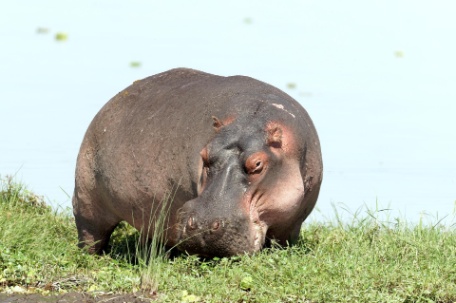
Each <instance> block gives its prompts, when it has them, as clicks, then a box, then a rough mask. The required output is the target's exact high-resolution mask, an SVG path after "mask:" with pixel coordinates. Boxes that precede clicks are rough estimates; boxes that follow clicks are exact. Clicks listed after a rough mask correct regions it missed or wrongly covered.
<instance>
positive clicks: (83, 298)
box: [0, 292, 153, 303]
mask: <svg viewBox="0 0 456 303" xmlns="http://www.w3.org/2000/svg"><path fill="white" fill-rule="evenodd" d="M151 301H153V299H151V298H147V297H143V296H141V295H133V294H102V295H93V294H86V293H77V292H72V293H66V294H60V295H48V296H43V295H40V294H5V293H0V303H95V302H100V303H101V302H103V303H146V302H147V303H149V302H151Z"/></svg>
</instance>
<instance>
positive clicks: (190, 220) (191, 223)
mask: <svg viewBox="0 0 456 303" xmlns="http://www.w3.org/2000/svg"><path fill="white" fill-rule="evenodd" d="M187 226H188V228H190V229H195V228H196V219H195V217H193V216H190V217H189V218H188V220H187Z"/></svg>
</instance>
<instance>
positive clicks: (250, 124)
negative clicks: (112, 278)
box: [73, 69, 322, 257]
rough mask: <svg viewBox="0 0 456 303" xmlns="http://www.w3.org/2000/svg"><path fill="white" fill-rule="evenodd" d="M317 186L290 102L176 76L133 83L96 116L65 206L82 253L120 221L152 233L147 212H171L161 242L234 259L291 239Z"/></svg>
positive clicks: (253, 86) (231, 82)
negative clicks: (72, 218) (68, 204)
mask: <svg viewBox="0 0 456 303" xmlns="http://www.w3.org/2000/svg"><path fill="white" fill-rule="evenodd" d="M321 181H322V160H321V152H320V143H319V140H318V136H317V133H316V131H315V128H314V126H313V123H312V121H311V119H310V118H309V116H308V114H307V112H306V111H305V110H304V109H303V108H302V107H301V106H300V105H299V104H298V103H297V102H296V101H295V100H293V99H292V98H291V97H290V96H288V95H287V94H285V93H284V92H282V91H280V90H278V89H276V88H274V87H272V86H270V85H268V84H265V83H263V82H260V81H257V80H255V79H252V78H249V77H244V76H233V77H220V76H216V75H211V74H207V73H203V72H200V71H196V70H191V69H174V70H170V71H167V72H164V73H161V74H157V75H154V76H151V77H148V78H146V79H143V80H140V81H136V82H135V83H134V84H132V85H131V86H129V87H128V88H126V89H125V90H123V91H121V92H120V93H118V94H117V95H116V96H115V97H114V98H112V99H111V100H110V101H109V102H108V103H107V104H106V105H105V106H104V107H103V108H102V109H101V110H100V112H99V113H98V114H97V115H96V116H95V118H94V119H93V121H92V123H91V124H90V126H89V128H88V130H87V132H86V134H85V137H84V140H83V142H82V146H81V149H80V152H79V156H78V160H77V167H76V180H75V190H74V196H73V210H74V216H75V219H76V225H77V229H78V235H79V241H80V246H81V247H84V246H87V245H88V246H89V251H90V252H97V253H99V252H101V251H102V250H103V249H105V248H106V246H107V244H108V242H109V238H110V235H111V233H112V231H113V229H114V228H115V227H116V226H117V224H118V223H119V222H120V221H123V220H125V221H127V222H128V223H129V224H131V225H133V226H134V227H135V228H137V229H138V230H141V231H142V234H143V236H144V239H146V238H150V237H152V236H153V229H154V226H155V225H154V223H155V222H156V220H157V216H156V215H155V214H158V213H160V212H162V213H163V212H164V209H165V208H169V210H168V211H167V212H165V213H166V214H167V217H166V220H167V221H166V222H167V224H166V226H165V240H164V241H165V243H164V244H165V245H166V246H167V247H174V246H177V247H178V248H179V249H180V250H182V251H187V252H188V253H190V254H198V255H201V256H209V257H212V256H232V255H238V254H242V253H253V252H256V251H258V250H260V249H261V248H262V247H263V246H264V245H265V243H267V242H268V241H269V240H270V239H275V240H276V241H278V242H279V243H280V244H283V245H286V244H288V243H293V242H295V241H296V240H297V239H298V236H299V231H300V228H301V224H302V222H303V221H304V219H305V218H306V217H307V216H308V215H309V213H310V212H311V210H312V209H313V207H314V205H315V202H316V200H317V197H318V193H319V190H320V184H321ZM169 197H171V198H172V199H169ZM166 201H172V202H170V203H168V204H167V203H166ZM166 206H169V207H166Z"/></svg>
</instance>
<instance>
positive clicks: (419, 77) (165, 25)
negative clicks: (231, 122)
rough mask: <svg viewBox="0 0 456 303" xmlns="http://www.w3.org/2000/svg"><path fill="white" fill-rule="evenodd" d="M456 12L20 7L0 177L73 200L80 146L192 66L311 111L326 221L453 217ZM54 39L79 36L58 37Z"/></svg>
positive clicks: (1, 104) (346, 6)
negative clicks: (249, 83)
mask: <svg viewBox="0 0 456 303" xmlns="http://www.w3.org/2000/svg"><path fill="white" fill-rule="evenodd" d="M455 8H456V4H453V2H452V1H435V2H433V3H432V5H431V4H429V5H426V4H420V3H415V2H412V1H401V2H400V3H397V1H392V0H388V1H382V2H381V3H380V2H379V3H371V2H369V3H367V2H365V1H360V0H359V1H356V0H350V1H344V2H343V3H342V2H340V1H339V2H338V1H335V0H334V1H329V0H323V1H318V2H315V1H289V2H286V3H283V4H282V3H281V4H277V3H275V2H272V1H249V3H245V2H244V1H240V0H238V1H231V2H229V4H228V3H227V4H221V2H216V1H209V0H200V1H192V2H182V1H167V2H163V3H160V4H159V3H151V2H150V1H145V0H144V1H135V3H134V5H133V4H131V3H128V2H124V1H107V0H101V1H97V2H94V1H89V0H84V1H78V2H77V3H73V2H71V1H56V0H55V1H54V0H53V1H51V0H48V1H36V2H32V3H29V4H28V5H27V6H26V7H25V6H24V5H22V4H20V3H15V2H11V1H10V2H8V3H5V4H3V5H2V9H1V10H0V37H2V42H1V43H2V47H1V48H0V58H1V68H0V83H1V84H0V89H1V97H0V113H1V117H2V118H1V120H0V128H1V132H2V140H1V143H0V174H1V175H3V176H4V175H6V174H16V176H17V179H18V180H22V181H23V182H24V183H26V184H27V185H28V186H29V188H31V189H32V190H34V191H35V192H37V193H40V194H42V195H44V196H46V197H47V199H48V200H49V201H50V202H51V203H52V204H53V205H61V206H64V207H65V206H70V205H71V202H70V198H69V197H68V196H71V194H72V190H73V185H74V167H75V160H76V156H77V152H78V149H79V145H80V143H81V140H82V138H83V135H84V132H85V130H86V128H87V126H88V124H89V123H90V121H91V119H92V118H93V116H94V115H95V114H96V112H97V111H98V110H99V109H100V108H101V106H102V105H103V104H104V103H105V102H106V101H108V100H109V99H110V98H111V97H112V96H113V95H115V94H116V93H117V92H118V91H120V90H122V89H123V88H125V87H126V86H127V85H129V84H130V83H132V82H133V81H134V80H136V79H140V78H144V77H146V76H149V75H152V74H155V73H158V72H162V71H164V70H167V69H169V68H173V67H179V66H183V67H191V68H196V69H201V70H204V71H207V72H211V73H215V74H220V75H234V74H242V75H248V76H252V77H255V78H257V79H260V80H263V81H265V82H268V83H270V84H273V85H275V86H277V87H279V88H281V89H283V90H285V91H286V92H287V93H289V94H290V95H292V96H293V97H294V98H295V99H297V100H298V101H299V102H300V103H301V104H303V106H304V107H305V108H306V109H307V110H308V111H309V113H310V115H311V117H312V118H313V120H314V122H315V125H316V127H317V130H318V132H319V135H320V140H321V143H322V149H323V158H324V166H325V171H324V183H323V187H322V190H321V195H320V199H319V202H318V208H319V210H320V211H319V212H317V213H314V214H313V215H312V216H313V218H314V219H316V220H326V219H325V218H327V217H331V216H332V214H333V210H332V208H331V204H332V203H335V204H336V205H346V207H348V208H349V209H350V210H351V211H356V210H357V209H359V208H360V207H362V206H363V205H365V206H367V207H368V208H371V209H375V208H376V207H377V206H378V205H379V207H380V208H386V207H388V208H391V209H393V211H391V213H392V216H393V217H394V216H400V217H402V218H406V219H407V220H410V221H417V220H419V219H420V218H421V217H422V216H423V214H424V213H425V214H430V215H431V216H432V217H433V218H435V217H437V216H438V217H439V218H441V217H444V216H447V215H448V216H449V218H451V217H452V214H453V210H454V207H455V201H456V158H455V155H456V140H455V136H454V132H455V130H456V118H455V116H456V102H455V101H456V91H455V90H454V81H455V78H456V77H455V76H456V75H455V70H456V59H455V57H454V54H455V53H456V44H455V41H454V39H452V37H453V34H454V32H455V30H456V23H455V22H454V21H453V16H452V13H451V12H452V11H454V9H455ZM39 27H41V28H46V29H48V33H37V28H39ZM57 32H64V33H67V34H68V40H67V41H62V42H57V41H56V40H55V39H54V35H55V34H56V33H57ZM133 61H139V62H140V63H141V66H140V67H139V68H132V67H131V66H130V63H131V62H133ZM290 83H291V84H294V85H295V86H296V87H295V88H294V89H291V88H289V84H290ZM342 212H345V211H343V210H342ZM448 220H449V219H448ZM448 222H450V221H448Z"/></svg>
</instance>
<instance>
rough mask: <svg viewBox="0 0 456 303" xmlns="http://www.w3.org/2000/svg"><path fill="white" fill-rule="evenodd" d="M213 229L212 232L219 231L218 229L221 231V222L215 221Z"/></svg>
mask: <svg viewBox="0 0 456 303" xmlns="http://www.w3.org/2000/svg"><path fill="white" fill-rule="evenodd" d="M211 227H212V230H217V229H219V227H220V223H219V221H214V222H212V226H211Z"/></svg>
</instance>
